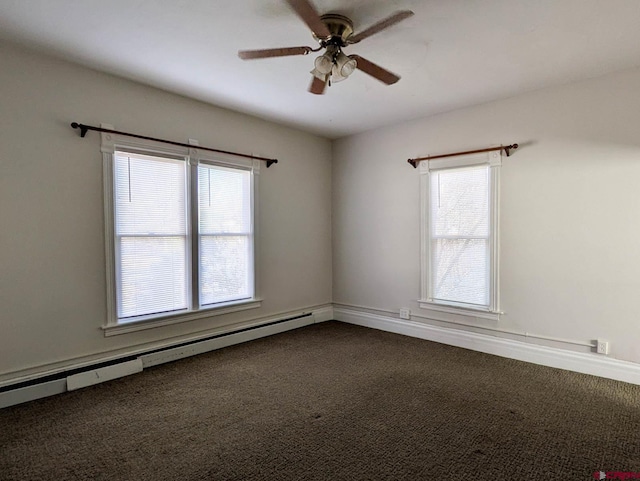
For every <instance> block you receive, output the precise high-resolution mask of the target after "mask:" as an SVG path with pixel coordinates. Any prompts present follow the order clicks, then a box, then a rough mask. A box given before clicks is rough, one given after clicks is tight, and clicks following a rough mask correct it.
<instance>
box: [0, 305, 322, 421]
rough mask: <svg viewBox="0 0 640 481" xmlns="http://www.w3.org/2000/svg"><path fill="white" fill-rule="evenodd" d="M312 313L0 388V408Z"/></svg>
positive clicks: (302, 322)
mask: <svg viewBox="0 0 640 481" xmlns="http://www.w3.org/2000/svg"><path fill="white" fill-rule="evenodd" d="M315 322H316V321H315V318H314V314H313V313H312V312H309V313H305V314H302V315H299V316H294V317H289V318H286V319H280V320H276V321H273V322H269V323H266V324H262V325H258V326H252V327H247V328H244V329H239V330H237V331H233V332H228V333H224V334H216V335H212V336H209V337H206V338H203V339H194V340H192V341H187V342H183V343H179V344H177V345H174V346H167V347H164V348H161V349H156V350H151V351H149V352H147V353H144V354H139V355H137V357H135V358H132V356H123V357H122V358H120V359H116V360H114V361H112V362H109V363H96V364H94V365H93V366H88V367H84V368H82V369H73V368H71V369H69V370H67V371H63V372H60V373H58V374H55V375H52V376H46V377H43V378H39V379H34V380H32V381H27V382H24V383H19V384H16V385H13V386H7V387H6V388H4V389H2V391H0V409H1V408H5V407H9V406H13V405H15V404H21V403H24V402H28V401H33V400H35V399H40V398H43V397H47V396H52V395H55V394H61V393H64V392H66V391H74V390H76V389H81V388H83V387H88V386H92V385H94V384H99V383H101V382H106V381H111V380H113V379H118V378H120V377H124V376H128V375H131V374H136V373H139V372H142V371H143V370H144V368H146V367H150V366H157V365H159V364H164V363H167V362H172V361H176V360H178V359H182V358H185V357H190V356H195V355H197V354H202V353H205V352H209V351H214V350H216V349H222V348H224V347H228V346H232V345H234V344H240V343H243V342H247V341H251V340H255V339H260V338H262V337H267V336H271V335H273V334H279V333H281V332H285V331H289V330H292V329H297V328H299V327H303V326H308V325H310V324H313V323H315Z"/></svg>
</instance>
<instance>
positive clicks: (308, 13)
mask: <svg viewBox="0 0 640 481" xmlns="http://www.w3.org/2000/svg"><path fill="white" fill-rule="evenodd" d="M287 3H288V4H289V5H290V6H291V8H293V10H294V11H295V12H296V13H297V14H298V16H299V17H300V18H301V19H302V21H303V22H304V23H306V24H307V26H308V27H309V28H310V29H311V31H312V32H313V33H315V34H316V37H318V38H325V37H330V36H331V32H329V29H327V26H326V25H325V24H324V22H323V21H322V20H320V15H318V12H317V11H316V9H315V7H314V6H313V5H312V4H311V3H310V2H309V1H308V0H287Z"/></svg>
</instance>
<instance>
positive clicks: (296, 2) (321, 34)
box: [238, 0, 413, 95]
mask: <svg viewBox="0 0 640 481" xmlns="http://www.w3.org/2000/svg"><path fill="white" fill-rule="evenodd" d="M286 2H287V3H288V4H289V5H290V6H291V8H292V9H293V10H294V11H295V12H296V13H297V14H298V16H299V17H300V18H301V19H302V21H303V22H304V23H306V24H307V26H308V27H309V28H310V29H311V32H312V33H313V38H315V39H316V40H317V41H318V43H319V44H320V46H319V47H318V48H315V49H314V48H311V47H287V48H270V49H262V50H240V51H239V52H238V56H239V57H240V58H241V59H243V60H252V59H257V58H269V57H285V56H288V55H308V54H309V53H311V52H319V51H320V50H323V49H324V50H325V52H324V53H323V54H321V55H320V56H319V57H317V58H316V59H315V68H314V69H313V70H312V71H311V74H312V75H313V80H312V81H311V85H310V86H309V92H311V93H312V94H316V95H320V94H323V93H324V91H325V89H326V87H327V85H331V84H332V83H333V82H340V81H342V80H344V79H346V78H347V77H349V75H351V74H352V73H353V72H354V71H355V70H356V69H358V70H361V71H363V72H364V73H366V74H369V75H371V76H372V77H374V78H376V79H378V80H380V81H381V82H383V83H385V84H387V85H391V84H394V83H396V82H397V81H398V80H400V77H398V76H397V75H396V74H394V73H392V72H389V71H388V70H386V69H384V68H382V67H380V66H379V65H376V64H375V63H373V62H371V61H369V60H367V59H365V58H363V57H361V56H359V55H346V54H345V53H344V52H343V51H342V49H343V48H345V47H348V46H349V45H352V44H354V43H358V42H360V41H361V40H364V39H365V38H367V37H370V36H371V35H374V34H376V33H378V32H380V31H381V30H384V29H386V28H389V27H391V26H392V25H395V24H396V23H398V22H400V21H402V20H404V19H406V18H409V17H411V16H412V15H413V12H412V11H410V10H401V11H398V12H395V13H394V14H392V15H391V16H389V17H387V18H385V19H384V20H381V21H379V22H377V23H375V24H373V25H372V26H370V27H369V28H367V29H365V30H363V31H362V32H360V33H357V34H355V35H354V33H353V22H352V21H351V19H349V18H348V17H345V16H344V15H338V14H334V13H328V14H326V15H322V16H320V15H319V14H318V12H317V11H316V9H315V7H314V6H313V4H311V3H310V2H309V0H286Z"/></svg>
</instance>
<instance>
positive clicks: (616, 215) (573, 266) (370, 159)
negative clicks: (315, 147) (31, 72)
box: [332, 70, 640, 363]
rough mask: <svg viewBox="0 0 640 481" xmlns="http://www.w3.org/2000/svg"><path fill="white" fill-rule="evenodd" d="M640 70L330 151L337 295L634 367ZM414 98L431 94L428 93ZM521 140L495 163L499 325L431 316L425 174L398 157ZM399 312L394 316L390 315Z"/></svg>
mask: <svg viewBox="0 0 640 481" xmlns="http://www.w3.org/2000/svg"><path fill="white" fill-rule="evenodd" d="M639 92H640V70H636V71H631V72H626V73H619V74H615V75H609V76H607V77H601V78H598V79H593V80H588V81H584V82H580V83H575V84H572V85H566V86H563V87H558V88H552V89H546V90H541V91H538V92H533V93H529V94H527V95H522V96H518V97H515V98H512V99H508V100H504V101H500V102H493V103H489V104H485V105H481V106H477V107H474V108H468V109H464V110H459V111H455V112H451V113H448V114H444V115H438V116H434V117H431V118H426V119H421V120H415V121H412V122H407V123H404V124H401V125H396V126H392V127H388V128H383V129H379V130H375V131H370V132H367V133H364V134H361V135H356V136H352V137H348V138H344V139H341V140H339V141H336V142H335V143H334V145H333V172H332V175H333V182H332V187H333V254H334V256H333V271H334V277H333V299H334V302H336V303H343V304H350V305H358V306H365V307H369V308H374V309H378V310H382V311H394V312H396V313H397V311H398V310H399V308H400V307H409V308H411V310H412V312H413V313H415V314H418V315H420V316H424V317H426V318H418V319H417V320H418V321H419V322H425V323H431V324H437V325H446V326H451V327H454V328H463V329H466V330H471V331H478V332H482V333H485V334H493V335H497V336H502V337H508V338H511V339H517V340H520V341H526V342H536V343H539V344H545V345H550V346H554V347H561V348H565V349H571V350H578V351H586V352H588V351H589V348H588V347H580V346H579V345H574V344H571V343H566V342H554V341H544V340H534V339H532V338H530V337H529V338H527V337H525V336H524V333H530V334H535V335H540V336H543V337H549V338H560V339H562V340H569V341H577V342H585V343H588V342H590V341H593V340H595V339H597V338H602V339H605V340H608V341H609V342H610V343H611V357H613V358H618V359H622V360H627V361H633V362H637V363H640V344H639V340H640V314H639V313H640V310H639V309H638V295H639V293H640V247H639V242H640V130H639V128H640V95H639ZM419 94H420V95H428V87H425V91H424V92H421V93H419ZM512 142H519V143H520V144H521V145H522V148H520V149H519V150H518V151H517V152H516V153H515V154H514V155H513V156H511V157H509V158H506V157H503V167H502V179H501V188H502V200H501V282H502V289H501V297H502V303H501V304H502V309H503V310H504V311H505V312H506V315H504V316H503V317H502V319H501V320H500V321H498V322H495V321H488V320H478V319H465V318H459V317H455V316H449V319H448V320H450V321H457V322H470V323H471V324H474V325H478V326H485V327H488V328H491V329H500V330H510V331H514V332H516V333H520V334H523V335H518V334H514V335H507V334H504V333H500V332H497V331H491V330H477V329H475V328H468V327H460V326H456V325H453V324H450V323H446V322H445V323H442V322H437V321H435V320H433V319H431V320H430V319H429V317H430V316H433V314H430V313H429V311H426V310H422V309H420V308H419V307H418V304H417V302H416V300H417V299H418V298H419V295H420V285H419V281H420V258H419V255H420V233H419V225H420V211H419V205H420V204H419V174H418V171H417V170H414V169H413V168H412V167H410V166H409V165H408V164H407V162H406V160H407V159H408V158H410V157H418V156H424V155H429V154H438V153H445V152H452V151H460V150H469V149H474V148H481V147H485V146H491V145H500V144H501V143H503V144H507V143H512ZM396 315H397V314H396Z"/></svg>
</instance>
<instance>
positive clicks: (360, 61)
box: [349, 55, 400, 85]
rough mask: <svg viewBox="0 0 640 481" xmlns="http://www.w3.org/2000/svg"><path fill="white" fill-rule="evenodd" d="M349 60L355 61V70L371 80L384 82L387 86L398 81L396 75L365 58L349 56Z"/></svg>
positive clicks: (398, 78)
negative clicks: (368, 76)
mask: <svg viewBox="0 0 640 481" xmlns="http://www.w3.org/2000/svg"><path fill="white" fill-rule="evenodd" d="M349 57H350V58H352V59H354V60H355V61H356V68H357V69H358V70H362V71H363V72H364V73H366V74H369V75H371V76H372V77H373V78H377V79H378V80H380V82H384V83H386V84H387V85H392V84H394V83H396V82H397V81H398V80H400V77H398V76H397V75H396V74H394V73H391V72H389V71H388V70H385V69H383V68H382V67H380V65H376V64H375V63H373V62H370V61H369V60H367V59H366V58H362V57H361V56H360V55H349Z"/></svg>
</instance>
